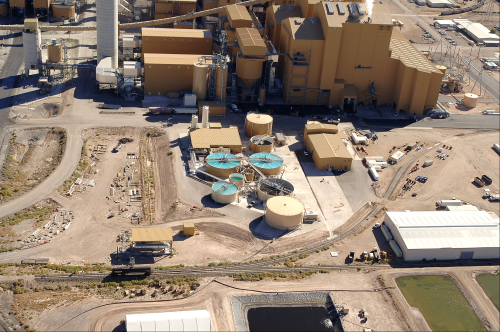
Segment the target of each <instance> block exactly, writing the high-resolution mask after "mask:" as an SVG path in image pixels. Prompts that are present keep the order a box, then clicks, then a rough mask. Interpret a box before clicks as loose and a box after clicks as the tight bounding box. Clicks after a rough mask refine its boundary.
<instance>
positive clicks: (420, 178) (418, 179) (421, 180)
mask: <svg viewBox="0 0 500 332" xmlns="http://www.w3.org/2000/svg"><path fill="white" fill-rule="evenodd" d="M427 180H429V178H428V177H426V176H421V175H419V176H417V177H416V178H415V181H418V182H421V183H426V182H427Z"/></svg>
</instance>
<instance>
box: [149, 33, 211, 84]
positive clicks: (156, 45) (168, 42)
mask: <svg viewBox="0 0 500 332" xmlns="http://www.w3.org/2000/svg"><path fill="white" fill-rule="evenodd" d="M212 41H213V38H212V33H211V32H210V30H202V29H165V28H142V53H143V54H145V53H158V54H202V55H210V54H212ZM177 90H178V89H177Z"/></svg>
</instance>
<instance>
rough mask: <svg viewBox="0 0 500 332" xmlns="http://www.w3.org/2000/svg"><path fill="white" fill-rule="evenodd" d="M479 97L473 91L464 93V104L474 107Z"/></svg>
mask: <svg viewBox="0 0 500 332" xmlns="http://www.w3.org/2000/svg"><path fill="white" fill-rule="evenodd" d="M478 100H479V97H478V96H477V95H476V94H474V93H466V94H465V96H464V106H465V107H471V108H474V107H476V106H477V102H478Z"/></svg>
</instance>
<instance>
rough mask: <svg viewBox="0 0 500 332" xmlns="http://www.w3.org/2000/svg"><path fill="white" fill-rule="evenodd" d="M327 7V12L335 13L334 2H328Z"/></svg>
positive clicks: (329, 13)
mask: <svg viewBox="0 0 500 332" xmlns="http://www.w3.org/2000/svg"><path fill="white" fill-rule="evenodd" d="M325 7H326V12H327V13H328V15H333V14H335V11H334V10H333V3H331V2H327V3H325Z"/></svg>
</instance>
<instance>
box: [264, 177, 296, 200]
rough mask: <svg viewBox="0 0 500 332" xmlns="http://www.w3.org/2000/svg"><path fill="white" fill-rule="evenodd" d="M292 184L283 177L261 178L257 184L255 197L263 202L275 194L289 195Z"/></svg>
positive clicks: (292, 189)
mask: <svg viewBox="0 0 500 332" xmlns="http://www.w3.org/2000/svg"><path fill="white" fill-rule="evenodd" d="M294 189H295V188H294V187H293V185H292V184H291V183H290V182H288V181H286V180H283V179H274V178H267V179H264V180H261V181H260V182H259V184H258V186H257V198H258V199H260V200H261V201H263V202H265V201H267V200H268V199H270V198H272V197H275V196H291V195H292V194H293V191H294Z"/></svg>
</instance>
